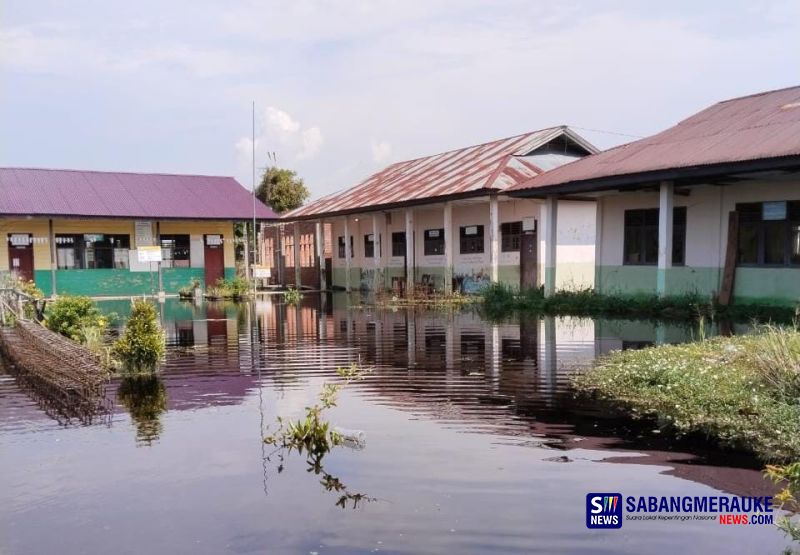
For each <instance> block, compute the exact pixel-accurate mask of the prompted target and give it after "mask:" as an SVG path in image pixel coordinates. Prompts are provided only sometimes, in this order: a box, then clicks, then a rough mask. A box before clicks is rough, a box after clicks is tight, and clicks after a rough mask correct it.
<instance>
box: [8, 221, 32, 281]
mask: <svg viewBox="0 0 800 555" xmlns="http://www.w3.org/2000/svg"><path fill="white" fill-rule="evenodd" d="M8 269H9V271H11V273H12V274H14V275H16V276H18V277H20V278H21V279H24V280H25V281H33V235H31V234H29V233H9V234H8Z"/></svg>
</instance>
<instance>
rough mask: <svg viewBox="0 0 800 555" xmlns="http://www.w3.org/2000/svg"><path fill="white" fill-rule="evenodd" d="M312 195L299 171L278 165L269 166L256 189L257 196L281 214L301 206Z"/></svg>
mask: <svg viewBox="0 0 800 555" xmlns="http://www.w3.org/2000/svg"><path fill="white" fill-rule="evenodd" d="M310 195H311V193H309V191H308V188H307V187H306V186H305V183H303V180H302V178H300V177H297V172H295V171H292V170H287V169H283V168H278V167H276V166H272V167H270V168H267V171H265V172H264V176H263V177H262V178H261V184H260V185H259V186H258V189H256V197H258V199H259V200H260V201H261V202H263V203H264V204H266V205H268V206H271V207H272V209H273V210H275V212H278V213H279V214H280V213H282V212H287V211H289V210H294V209H295V208H299V207H300V206H302V205H303V203H304V202H305V201H306V199H307V198H308V197H309V196H310Z"/></svg>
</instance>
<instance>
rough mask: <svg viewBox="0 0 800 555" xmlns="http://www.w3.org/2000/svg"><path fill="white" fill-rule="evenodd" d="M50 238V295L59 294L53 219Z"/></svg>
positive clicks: (50, 224)
mask: <svg viewBox="0 0 800 555" xmlns="http://www.w3.org/2000/svg"><path fill="white" fill-rule="evenodd" d="M48 226H49V230H48V238H47V240H48V241H49V242H50V296H52V297H55V296H56V295H58V291H57V289H56V285H57V284H56V270H57V269H58V258H57V257H56V235H55V233H53V220H52V219H50V220H48Z"/></svg>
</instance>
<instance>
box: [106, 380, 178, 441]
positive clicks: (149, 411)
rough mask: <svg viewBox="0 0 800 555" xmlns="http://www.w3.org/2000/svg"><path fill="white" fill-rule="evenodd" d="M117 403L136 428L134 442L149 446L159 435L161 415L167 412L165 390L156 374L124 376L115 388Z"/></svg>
mask: <svg viewBox="0 0 800 555" xmlns="http://www.w3.org/2000/svg"><path fill="white" fill-rule="evenodd" d="M117 401H119V403H120V404H121V405H122V406H123V407H125V409H126V410H127V411H128V414H130V416H131V420H132V421H133V423H134V425H135V426H136V440H137V441H138V442H139V443H141V444H143V445H151V444H152V443H153V441H155V440H157V439H158V437H159V436H160V435H161V430H162V426H161V420H160V417H161V414H162V413H164V412H165V411H166V410H167V389H166V387H164V382H163V381H161V378H159V376H158V374H148V375H137V376H126V377H124V378H122V381H120V383H119V387H118V388H117Z"/></svg>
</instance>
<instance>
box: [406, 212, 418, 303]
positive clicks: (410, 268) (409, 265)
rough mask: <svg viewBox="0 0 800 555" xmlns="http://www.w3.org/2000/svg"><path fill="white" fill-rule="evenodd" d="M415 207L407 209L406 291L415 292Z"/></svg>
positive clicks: (408, 292)
mask: <svg viewBox="0 0 800 555" xmlns="http://www.w3.org/2000/svg"><path fill="white" fill-rule="evenodd" d="M414 247H415V245H414V209H413V208H408V209H406V293H407V294H411V293H413V292H414V280H415V273H416V272H415V267H416V261H415V248H414Z"/></svg>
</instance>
